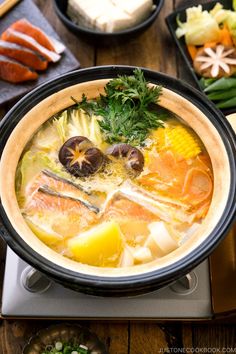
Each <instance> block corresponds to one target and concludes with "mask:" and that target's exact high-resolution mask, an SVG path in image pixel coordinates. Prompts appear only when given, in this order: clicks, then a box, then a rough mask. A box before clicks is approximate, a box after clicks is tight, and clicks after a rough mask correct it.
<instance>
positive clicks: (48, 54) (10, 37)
mask: <svg viewBox="0 0 236 354" xmlns="http://www.w3.org/2000/svg"><path fill="white" fill-rule="evenodd" d="M1 39H2V40H4V41H7V42H12V43H16V44H19V45H22V46H24V47H26V48H29V49H31V50H34V51H36V52H38V53H40V54H41V55H42V56H43V57H44V58H45V59H47V60H48V61H52V62H54V63H55V62H57V61H59V60H60V59H61V56H60V55H59V54H57V53H55V52H53V51H51V50H48V49H47V48H45V47H43V46H42V45H40V44H39V43H38V42H37V41H36V40H35V39H34V38H32V37H30V36H28V35H27V34H24V33H21V32H19V31H15V30H13V29H12V28H8V29H7V30H6V31H5V32H3V33H2V35H1Z"/></svg>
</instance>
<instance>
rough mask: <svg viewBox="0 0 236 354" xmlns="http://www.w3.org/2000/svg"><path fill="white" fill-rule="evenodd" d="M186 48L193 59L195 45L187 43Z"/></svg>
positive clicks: (195, 52)
mask: <svg viewBox="0 0 236 354" xmlns="http://www.w3.org/2000/svg"><path fill="white" fill-rule="evenodd" d="M187 49H188V52H189V55H190V57H191V58H192V60H194V59H195V57H196V55H197V48H196V47H195V45H190V44H189V45H187Z"/></svg>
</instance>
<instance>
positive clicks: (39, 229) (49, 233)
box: [26, 218, 63, 246]
mask: <svg viewBox="0 0 236 354" xmlns="http://www.w3.org/2000/svg"><path fill="white" fill-rule="evenodd" d="M26 222H27V224H28V226H29V227H30V229H31V230H32V231H33V233H34V234H35V235H36V236H37V237H38V238H39V239H40V240H41V241H43V242H44V243H46V245H49V246H52V245H53V244H55V243H57V242H60V241H62V240H63V236H62V235H59V234H58V233H56V232H55V231H53V230H51V229H49V230H46V229H45V225H42V224H41V225H40V226H39V225H37V224H35V223H34V222H33V221H32V220H30V219H28V218H27V219H26Z"/></svg>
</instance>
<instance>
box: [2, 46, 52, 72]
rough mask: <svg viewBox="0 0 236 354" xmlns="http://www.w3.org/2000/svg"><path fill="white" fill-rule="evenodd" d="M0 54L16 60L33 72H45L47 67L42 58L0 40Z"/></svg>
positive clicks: (26, 49)
mask: <svg viewBox="0 0 236 354" xmlns="http://www.w3.org/2000/svg"><path fill="white" fill-rule="evenodd" d="M0 54H1V55H5V56H7V57H9V58H12V59H15V60H18V61H19V62H20V63H22V64H24V65H27V66H29V67H31V68H33V69H35V70H45V69H47V66H48V62H47V60H46V59H45V58H44V57H42V56H40V55H39V54H37V53H36V52H33V51H32V50H30V49H28V48H25V47H22V46H21V45H18V44H15V43H11V42H6V41H2V40H0Z"/></svg>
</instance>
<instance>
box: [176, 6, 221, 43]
mask: <svg viewBox="0 0 236 354" xmlns="http://www.w3.org/2000/svg"><path fill="white" fill-rule="evenodd" d="M186 18H187V20H186V22H184V23H182V22H180V20H179V19H178V18H177V24H178V28H177V30H176V36H177V38H181V37H182V36H185V42H186V44H188V45H203V44H204V43H206V42H211V41H216V40H218V38H219V33H220V32H219V31H220V29H219V26H218V23H217V21H216V19H215V18H214V16H212V15H211V14H210V13H209V12H208V11H206V10H205V11H203V10H202V6H201V5H198V6H193V7H190V8H188V9H187V10H186Z"/></svg>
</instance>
